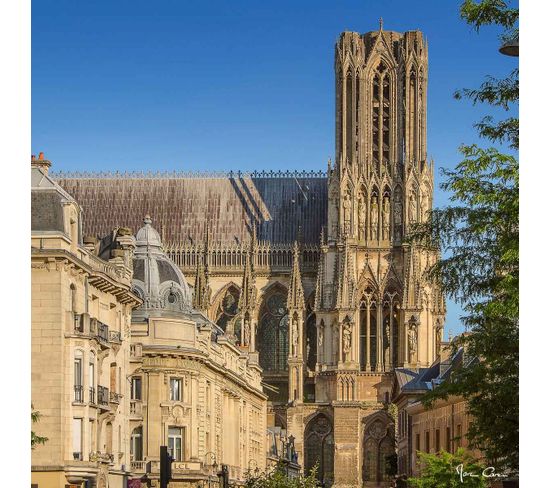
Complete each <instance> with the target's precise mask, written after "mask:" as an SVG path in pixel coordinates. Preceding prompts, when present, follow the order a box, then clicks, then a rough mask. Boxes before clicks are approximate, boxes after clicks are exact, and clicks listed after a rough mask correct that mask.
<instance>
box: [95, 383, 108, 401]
mask: <svg viewBox="0 0 550 488" xmlns="http://www.w3.org/2000/svg"><path fill="white" fill-rule="evenodd" d="M97 402H98V403H99V404H100V405H108V404H109V388H105V387H104V386H98V387H97Z"/></svg>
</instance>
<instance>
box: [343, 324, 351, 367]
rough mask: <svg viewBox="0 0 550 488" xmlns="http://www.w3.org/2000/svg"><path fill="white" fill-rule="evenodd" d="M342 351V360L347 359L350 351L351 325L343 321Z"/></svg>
mask: <svg viewBox="0 0 550 488" xmlns="http://www.w3.org/2000/svg"><path fill="white" fill-rule="evenodd" d="M342 351H343V353H344V361H348V360H349V354H350V352H351V325H350V323H349V322H344V326H343V328H342Z"/></svg>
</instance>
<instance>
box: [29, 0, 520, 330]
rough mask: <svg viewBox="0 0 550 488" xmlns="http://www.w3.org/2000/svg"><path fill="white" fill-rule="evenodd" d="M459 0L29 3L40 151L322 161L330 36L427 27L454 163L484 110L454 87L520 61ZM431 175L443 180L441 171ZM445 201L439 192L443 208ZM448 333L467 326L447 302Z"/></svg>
mask: <svg viewBox="0 0 550 488" xmlns="http://www.w3.org/2000/svg"><path fill="white" fill-rule="evenodd" d="M459 5H460V2H459V1H451V0H423V1H421V2H416V1H410V0H401V1H391V0H387V1H381V0H379V1H374V0H362V1H361V0H346V1H334V0H326V1H320V0H317V1H296V0H295V1H289V0H279V1H277V2H275V1H267V0H264V1H261V2H260V1H257V0H256V1H244V0H238V1H237V0H235V1H213V0H203V1H197V0H185V1H183V0H180V1H175V0H174V1H167V0H158V1H155V2H152V1H150V0H149V1H143V0H132V1H126V0H116V1H112V0H111V1H104V0H100V1H94V2H83V1H77V2H75V1H74V0H70V1H68V0H40V1H36V0H35V1H33V2H32V150H33V153H38V152H39V151H44V152H45V153H46V156H47V157H48V159H51V160H52V162H53V163H54V169H55V170H97V171H100V170H122V171H124V170H141V169H151V170H179V169H193V170H209V169H212V170H225V169H241V170H252V169H325V168H326V161H327V159H328V157H333V153H334V73H333V52H334V43H335V41H336V39H337V37H338V35H339V33H340V32H341V31H343V30H354V31H359V32H366V31H370V30H376V29H377V28H378V19H379V17H383V19H384V27H385V28H386V29H388V30H395V31H405V30H412V29H420V30H422V31H423V32H424V34H425V35H426V36H427V39H428V43H429V79H428V153H429V155H431V156H432V157H433V158H434V160H435V163H436V168H441V167H453V166H454V165H455V164H456V163H457V162H458V161H459V160H460V155H459V153H458V151H457V148H458V146H459V145H460V144H462V143H471V142H476V141H477V137H476V132H475V130H474V129H473V128H472V124H473V123H474V122H475V121H476V120H479V119H480V118H481V116H482V115H483V114H485V113H487V109H486V107H472V106H471V104H470V103H469V102H467V101H456V100H454V98H453V96H452V95H453V92H454V91H455V90H456V89H457V88H461V87H472V88H473V87H477V86H478V85H479V83H480V82H481V81H483V77H484V76H485V75H487V74H491V75H493V76H497V77H501V76H505V75H506V74H508V73H509V71H510V70H511V69H512V68H513V67H515V66H516V65H517V61H516V59H513V58H508V57H506V56H502V55H500V54H499V53H498V47H499V41H498V37H497V36H498V33H499V31H498V30H497V29H495V28H485V29H483V30H482V31H481V32H480V33H476V32H474V31H473V29H472V28H471V27H470V26H468V25H466V24H465V23H464V22H463V21H462V20H460V18H459ZM436 173H437V174H436V182H439V181H440V177H439V172H438V171H437V172H436ZM445 202H446V195H444V194H443V193H442V192H441V191H440V190H436V194H435V204H436V205H443V204H445ZM448 308H449V310H448V317H447V324H446V328H447V330H452V331H453V333H454V334H456V333H457V332H458V331H460V330H461V326H460V325H459V318H458V317H459V315H460V308H459V307H457V306H456V305H454V304H452V303H449V304H448Z"/></svg>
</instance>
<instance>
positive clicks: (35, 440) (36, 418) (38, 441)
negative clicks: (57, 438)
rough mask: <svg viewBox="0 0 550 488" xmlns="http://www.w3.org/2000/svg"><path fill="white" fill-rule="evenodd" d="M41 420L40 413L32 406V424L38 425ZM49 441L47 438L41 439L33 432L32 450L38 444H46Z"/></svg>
mask: <svg viewBox="0 0 550 488" xmlns="http://www.w3.org/2000/svg"><path fill="white" fill-rule="evenodd" d="M39 420H40V412H38V411H36V410H35V409H34V406H33V405H31V423H33V424H36V423H37V422H38V421H39ZM47 440H48V438H47V437H41V436H39V435H38V434H36V433H35V432H34V431H33V430H31V449H34V448H35V447H36V446H37V445H38V444H45V443H46V441H47Z"/></svg>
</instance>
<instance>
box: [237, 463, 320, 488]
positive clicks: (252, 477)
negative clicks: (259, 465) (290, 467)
mask: <svg viewBox="0 0 550 488" xmlns="http://www.w3.org/2000/svg"><path fill="white" fill-rule="evenodd" d="M318 484H319V482H318V480H317V467H314V468H313V469H312V470H311V472H310V474H309V475H307V476H298V477H292V476H289V475H287V473H286V467H285V466H284V465H283V464H282V463H279V464H278V465H277V466H276V467H275V469H273V470H271V471H269V470H266V471H264V472H259V473H258V472H256V473H252V472H250V473H249V474H248V475H247V477H246V481H245V487H246V488H316V487H317V486H318Z"/></svg>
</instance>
